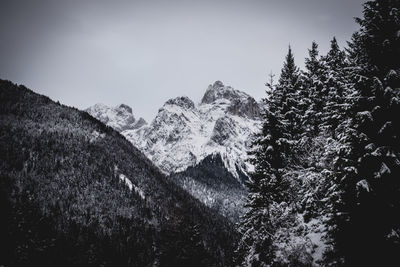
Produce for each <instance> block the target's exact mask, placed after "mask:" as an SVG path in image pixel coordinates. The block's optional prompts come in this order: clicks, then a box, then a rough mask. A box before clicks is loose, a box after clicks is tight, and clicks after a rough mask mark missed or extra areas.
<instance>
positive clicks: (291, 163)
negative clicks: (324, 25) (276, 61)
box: [236, 0, 400, 266]
mask: <svg viewBox="0 0 400 267" xmlns="http://www.w3.org/2000/svg"><path fill="white" fill-rule="evenodd" d="M356 21H357V23H358V24H359V25H360V29H359V30H358V31H357V32H356V33H354V35H353V37H352V39H351V40H350V41H349V42H348V47H347V48H346V49H345V50H343V49H341V48H340V47H339V46H338V43H337V40H336V39H335V38H333V39H332V41H331V45H330V50H329V51H328V53H327V54H326V55H322V56H319V52H318V45H317V44H316V43H315V42H313V43H312V45H311V48H310V49H309V57H308V58H306V61H305V67H306V68H305V70H304V71H303V70H299V68H298V67H297V66H296V65H295V60H294V55H293V53H292V50H291V48H290V47H289V51H288V54H287V56H286V59H285V62H284V66H283V69H282V72H281V74H280V78H279V80H278V81H277V83H276V84H274V83H272V82H270V83H268V84H267V86H268V91H267V93H268V96H267V97H266V99H265V106H266V107H267V108H266V110H265V112H264V125H263V128H262V132H261V133H260V134H259V136H258V138H257V140H256V142H255V143H254V146H253V150H252V151H251V152H250V155H251V156H252V158H251V160H252V161H253V163H254V165H255V171H254V172H253V173H252V174H251V178H252V182H251V183H250V184H249V190H250V194H249V196H248V200H247V207H248V211H247V213H246V214H245V216H244V217H243V218H242V222H241V226H240V228H239V231H240V233H241V236H242V238H241V241H240V243H239V247H238V249H237V255H236V257H237V262H238V264H243V265H245V266H269V265H277V266H280V265H289V266H309V265H313V264H314V265H326V266H395V265H398V264H399V262H400V254H399V252H400V217H399V216H398V215H399V214H400V213H399V212H400V177H399V175H400V173H399V172H400V154H399V153H400V140H399V133H400V117H399V114H400V61H399V59H400V2H399V1H391V0H377V1H368V2H366V3H365V4H364V9H363V17H362V18H358V19H356ZM316 239H317V240H316ZM321 250H322V252H321Z"/></svg>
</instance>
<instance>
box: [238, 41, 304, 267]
mask: <svg viewBox="0 0 400 267" xmlns="http://www.w3.org/2000/svg"><path fill="white" fill-rule="evenodd" d="M298 76H299V73H298V68H297V67H296V66H295V65H294V58H293V54H292V52H291V49H290V47H289V52H288V55H287V56H286V61H285V63H284V67H283V69H282V73H281V76H280V79H279V82H278V84H277V85H276V86H275V87H273V86H272V83H271V84H270V85H271V88H270V89H271V90H270V91H269V97H268V98H266V99H264V101H265V102H266V106H267V110H266V111H265V113H264V115H263V118H264V123H263V127H262V131H261V133H260V134H259V135H258V136H257V139H256V141H255V142H254V144H253V148H254V149H253V150H252V151H251V152H250V155H251V162H252V164H254V166H255V170H254V172H253V173H251V183H249V185H248V188H249V196H248V200H247V204H246V206H247V208H248V211H247V212H246V214H245V215H244V216H243V218H242V222H241V226H240V229H239V232H240V233H241V234H242V239H241V241H240V244H239V247H238V250H237V255H238V263H240V264H245V265H252V264H254V265H256V266H267V265H270V264H272V263H273V261H274V245H273V240H274V239H273V238H274V234H275V231H276V229H277V225H275V221H274V217H275V216H276V214H273V209H274V208H275V209H276V206H277V205H279V204H281V203H283V202H287V201H288V193H287V192H288V187H289V183H288V181H286V180H285V179H284V178H283V169H284V167H285V166H286V165H288V159H289V158H290V157H289V156H288V155H290V154H291V153H292V149H293V142H294V141H293V132H294V125H295V119H296V117H295V116H292V114H294V112H293V108H295V105H294V103H293V101H295V97H296V86H297V82H298V81H297V80H298ZM272 87H273V88H272Z"/></svg>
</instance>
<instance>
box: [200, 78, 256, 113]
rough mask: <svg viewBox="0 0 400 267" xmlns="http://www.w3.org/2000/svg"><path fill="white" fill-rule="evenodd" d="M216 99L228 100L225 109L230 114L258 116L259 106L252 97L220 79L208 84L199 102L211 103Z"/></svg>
mask: <svg viewBox="0 0 400 267" xmlns="http://www.w3.org/2000/svg"><path fill="white" fill-rule="evenodd" d="M218 100H226V101H230V105H229V108H228V109H227V111H228V112H230V113H231V114H232V115H237V116H246V117H248V118H251V119H256V118H258V117H259V116H260V107H259V105H258V103H257V102H256V100H255V99H254V98H253V97H251V96H249V95H248V94H246V93H244V92H241V91H239V90H235V89H233V88H232V87H230V86H225V85H224V84H223V83H222V82H221V81H216V82H215V83H214V84H213V85H209V86H208V88H207V91H206V92H205V94H204V96H203V98H202V100H201V104H212V103H215V102H217V101H218Z"/></svg>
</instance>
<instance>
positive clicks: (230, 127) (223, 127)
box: [210, 116, 237, 145]
mask: <svg viewBox="0 0 400 267" xmlns="http://www.w3.org/2000/svg"><path fill="white" fill-rule="evenodd" d="M235 127H236V125H235V121H234V120H233V119H232V118H230V117H228V116H226V117H221V118H219V119H217V121H216V122H215V125H214V129H213V131H212V134H211V138H210V139H211V140H212V141H213V142H215V143H216V144H219V145H225V144H226V141H227V140H229V139H230V138H235V136H236V135H237V133H236V132H235Z"/></svg>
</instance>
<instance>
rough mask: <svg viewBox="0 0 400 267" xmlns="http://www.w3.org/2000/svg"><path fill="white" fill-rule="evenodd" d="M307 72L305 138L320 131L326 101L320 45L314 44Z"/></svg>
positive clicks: (307, 60) (304, 82) (305, 73)
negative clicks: (323, 93) (323, 90)
mask: <svg viewBox="0 0 400 267" xmlns="http://www.w3.org/2000/svg"><path fill="white" fill-rule="evenodd" d="M305 67H306V71H305V72H303V75H302V76H303V86H304V91H306V92H308V94H307V96H306V99H307V102H308V107H307V110H306V112H305V114H304V119H303V136H306V137H315V136H316V135H317V134H318V133H319V131H320V125H321V123H322V111H323V107H324V99H323V95H322V89H323V82H322V80H321V76H322V73H323V65H322V62H321V59H320V58H319V51H318V44H317V43H316V42H312V44H311V49H309V50H308V58H306V59H305Z"/></svg>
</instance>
